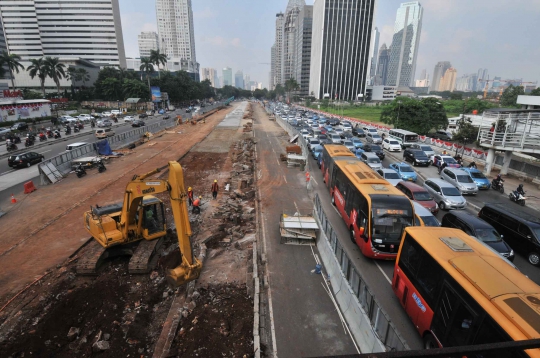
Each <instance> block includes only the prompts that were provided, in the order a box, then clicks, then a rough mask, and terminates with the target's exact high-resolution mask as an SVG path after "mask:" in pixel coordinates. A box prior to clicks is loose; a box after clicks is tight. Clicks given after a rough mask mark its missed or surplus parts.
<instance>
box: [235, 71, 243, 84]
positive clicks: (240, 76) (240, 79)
mask: <svg viewBox="0 0 540 358" xmlns="http://www.w3.org/2000/svg"><path fill="white" fill-rule="evenodd" d="M234 87H236V88H240V89H244V73H243V72H242V70H238V71H236V73H235V74H234Z"/></svg>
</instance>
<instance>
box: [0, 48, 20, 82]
mask: <svg viewBox="0 0 540 358" xmlns="http://www.w3.org/2000/svg"><path fill="white" fill-rule="evenodd" d="M20 60H21V56H19V55H16V54H14V53H12V54H8V53H7V51H2V62H3V64H4V65H5V66H7V67H8V69H9V74H10V75H11V89H12V90H14V89H15V76H14V75H13V72H17V73H19V69H21V70H24V66H23V65H22V64H21V63H20V62H19V61H20Z"/></svg>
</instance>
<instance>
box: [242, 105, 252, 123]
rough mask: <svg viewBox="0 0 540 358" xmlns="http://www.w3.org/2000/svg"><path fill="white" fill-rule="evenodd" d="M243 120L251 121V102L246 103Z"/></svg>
mask: <svg viewBox="0 0 540 358" xmlns="http://www.w3.org/2000/svg"><path fill="white" fill-rule="evenodd" d="M243 118H244V119H252V118H253V109H252V108H251V102H250V103H248V105H247V107H246V113H244V117H243Z"/></svg>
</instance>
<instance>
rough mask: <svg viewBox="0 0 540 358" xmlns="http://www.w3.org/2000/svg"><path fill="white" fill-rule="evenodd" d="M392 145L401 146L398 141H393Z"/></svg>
mask: <svg viewBox="0 0 540 358" xmlns="http://www.w3.org/2000/svg"><path fill="white" fill-rule="evenodd" d="M390 144H392V145H399V142H398V141H397V140H391V141H390Z"/></svg>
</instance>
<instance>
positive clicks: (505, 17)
mask: <svg viewBox="0 0 540 358" xmlns="http://www.w3.org/2000/svg"><path fill="white" fill-rule="evenodd" d="M119 2H120V10H121V16H122V26H123V32H124V39H125V43H126V54H127V56H129V57H136V56H137V53H138V48H137V35H138V34H139V33H140V32H141V31H157V27H156V15H155V5H154V1H143V0H129V1H128V0H119ZM403 2H404V1H396V0H387V1H384V2H382V1H379V2H378V6H377V10H376V18H375V23H374V26H377V27H378V28H379V31H380V32H381V35H380V39H379V47H380V46H381V45H382V44H383V43H386V45H387V47H389V46H390V44H391V42H392V37H393V28H394V22H395V16H396V11H397V9H398V8H399V7H400V4H401V3H403ZM287 4H288V1H287V0H277V1H272V2H261V3H257V5H256V6H253V4H252V3H251V2H249V1H247V0H238V1H235V2H234V3H226V4H224V3H222V2H220V1H217V0H198V1H197V2H193V17H194V26H195V42H196V44H197V60H198V62H199V63H200V64H201V67H212V68H215V69H221V68H223V67H225V66H230V67H232V68H237V69H238V68H242V69H243V70H244V72H246V73H250V75H251V77H252V78H256V79H257V80H258V81H262V82H263V83H264V87H268V84H269V73H270V65H269V64H268V63H269V60H270V58H271V53H270V52H271V47H272V45H273V44H274V42H275V15H276V14H277V13H279V12H280V11H281V12H283V11H285V9H286V7H287ZM306 4H307V5H312V4H313V1H312V0H307V1H306ZM420 4H421V5H422V7H423V8H424V18H423V25H422V35H421V37H420V49H419V54H418V59H417V68H418V69H423V68H426V69H428V73H430V74H431V73H432V70H433V68H434V66H435V65H436V63H437V62H439V61H451V62H452V64H453V65H454V66H455V67H456V68H458V69H459V72H460V73H462V74H466V73H475V72H476V71H477V70H478V68H481V67H489V70H490V73H491V74H496V75H498V76H501V77H502V78H523V79H524V80H526V81H537V80H540V68H538V66H536V64H535V59H536V58H538V55H540V49H538V48H537V47H535V46H530V44H528V41H527V40H528V37H527V36H522V35H521V34H520V33H521V32H520V31H519V30H518V28H519V26H518V27H513V28H511V27H510V26H495V27H493V26H492V25H493V23H494V21H498V22H502V23H511V22H512V21H515V22H518V23H522V22H523V23H528V24H529V25H530V27H531V28H530V29H528V30H527V33H533V32H535V31H537V30H539V29H540V24H537V23H536V21H534V19H535V18H538V16H539V15H540V4H538V3H531V2H530V1H529V2H527V1H524V0H517V1H515V2H514V3H513V4H512V7H511V8H508V7H506V6H503V4H492V2H489V1H487V0H478V1H475V2H467V1H464V0H455V1H452V2H447V3H441V2H440V1H436V0H424V1H420ZM463 9H467V11H463ZM238 13H242V20H241V21H240V19H235V17H234V14H238ZM478 13H482V14H483V16H480V17H479V16H477V14H478ZM261 14H264V16H262V15H261ZM377 50H378V49H377ZM216 51H217V52H218V54H219V55H218V56H216V55H215V52H216ZM516 53H517V54H519V56H518V57H517V58H516V56H515V54H516ZM516 59H517V61H516ZM430 77H431V76H430ZM414 79H418V76H416V78H414Z"/></svg>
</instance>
